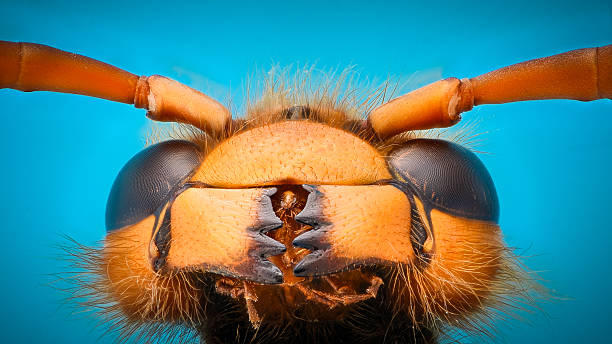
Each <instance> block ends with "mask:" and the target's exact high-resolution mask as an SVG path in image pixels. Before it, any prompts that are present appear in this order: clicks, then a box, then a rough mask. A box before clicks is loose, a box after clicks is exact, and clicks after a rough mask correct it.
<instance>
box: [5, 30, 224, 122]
mask: <svg viewBox="0 0 612 344" xmlns="http://www.w3.org/2000/svg"><path fill="white" fill-rule="evenodd" d="M0 88H13V89H16V90H20V91H24V92H31V91H53V92H63V93H74V94H82V95H86V96H92V97H97V98H103V99H108V100H112V101H116V102H121V103H126V104H135V106H136V107H138V108H144V109H146V110H148V113H147V116H149V118H151V119H153V120H156V121H162V122H180V123H187V124H191V125H193V126H196V127H198V128H200V129H202V130H204V131H206V132H207V133H209V134H215V133H218V132H221V131H222V130H223V129H224V128H225V126H226V125H227V123H228V122H229V121H230V120H231V114H230V112H229V110H227V108H225V107H224V106H223V105H222V104H221V103H219V102H217V101H216V100H214V99H212V98H210V97H208V96H207V95H205V94H203V93H201V92H199V91H196V90H194V89H193V88H191V87H188V86H185V85H183V84H181V83H179V82H178V81H175V80H172V79H168V78H166V77H163V76H159V75H153V76H149V77H144V76H141V77H139V76H138V75H135V74H132V73H129V72H127V71H124V70H122V69H120V68H117V67H115V66H111V65H109V64H106V63H104V62H100V61H98V60H94V59H91V58H89V57H85V56H82V55H78V54H72V53H69V52H65V51H62V50H59V49H55V48H52V47H49V46H46V45H41V44H34V43H14V42H6V41H0Z"/></svg>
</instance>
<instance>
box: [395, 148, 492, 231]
mask: <svg viewBox="0 0 612 344" xmlns="http://www.w3.org/2000/svg"><path fill="white" fill-rule="evenodd" d="M389 165H390V168H391V170H392V173H393V174H394V175H395V176H396V177H397V178H398V179H399V180H400V181H402V182H404V183H406V184H407V185H408V187H409V188H410V189H412V191H413V192H415V193H416V194H417V196H418V197H419V198H420V199H421V200H423V201H424V202H425V203H428V204H429V206H430V207H431V208H436V209H439V210H441V211H443V212H446V213H449V214H452V215H456V216H460V217H464V218H469V219H476V220H484V221H490V222H495V223H497V221H498V219H499V202H498V199H497V192H496V191H495V186H494V185H493V180H492V179H491V176H490V175H489V172H488V171H487V169H486V168H485V166H484V164H483V163H482V162H481V161H480V159H478V157H477V156H476V154H474V153H472V152H471V151H469V150H468V149H466V148H464V147H462V146H460V145H458V144H455V143H452V142H448V141H444V140H435V139H416V140H412V141H409V142H408V143H406V144H405V145H403V146H402V147H401V148H398V149H396V150H395V151H393V152H392V153H391V156H390V158H389Z"/></svg>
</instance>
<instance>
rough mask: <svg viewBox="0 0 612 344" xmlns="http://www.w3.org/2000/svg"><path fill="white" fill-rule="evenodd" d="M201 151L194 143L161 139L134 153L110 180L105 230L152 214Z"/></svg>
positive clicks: (192, 167)
mask: <svg viewBox="0 0 612 344" xmlns="http://www.w3.org/2000/svg"><path fill="white" fill-rule="evenodd" d="M201 155H202V154H201V151H200V149H199V147H198V146H197V145H196V144H194V143H192V142H189V141H184V140H171V141H165V142H161V143H158V144H155V145H153V146H150V147H148V148H146V149H144V150H142V151H140V153H138V154H136V155H135V156H134V157H133V158H132V159H130V161H128V162H127V164H125V166H124V167H123V168H122V169H121V171H120V172H119V174H118V175H117V178H116V179H115V182H114V183H113V187H112V189H111V192H110V195H109V196H108V201H107V204H106V230H107V231H112V230H114V229H119V228H122V227H125V226H128V225H132V224H135V223H138V222H140V221H141V220H143V219H144V218H145V217H147V216H149V215H151V214H153V213H154V212H155V211H156V210H157V209H158V208H159V207H160V206H162V205H163V204H165V203H166V202H167V201H168V199H169V198H170V197H171V196H172V195H173V193H174V192H175V191H176V190H178V188H180V186H181V185H182V184H183V183H184V182H185V181H186V180H187V179H188V178H189V177H190V176H191V175H192V174H193V172H194V171H195V169H196V167H197V166H199V164H200V160H201Z"/></svg>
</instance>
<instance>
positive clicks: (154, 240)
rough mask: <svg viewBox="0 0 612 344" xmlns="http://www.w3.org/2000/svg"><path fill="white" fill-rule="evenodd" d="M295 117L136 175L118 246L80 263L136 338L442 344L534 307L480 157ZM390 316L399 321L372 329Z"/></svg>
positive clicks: (318, 112) (116, 228) (154, 151)
mask: <svg viewBox="0 0 612 344" xmlns="http://www.w3.org/2000/svg"><path fill="white" fill-rule="evenodd" d="M321 100H322V99H316V98H311V99H310V100H309V101H308V102H307V104H322V103H323V102H322V101H321ZM283 103H284V102H278V103H274V102H272V103H271V102H269V101H262V102H260V104H259V105H255V106H254V107H253V108H252V109H251V112H250V114H249V115H248V117H247V118H246V119H245V120H235V121H234V122H233V124H232V125H231V126H230V127H229V128H228V129H227V130H226V132H225V133H224V135H223V136H222V137H219V138H215V139H213V138H211V137H210V136H206V135H203V134H201V133H198V132H196V131H193V132H191V133H190V135H183V137H182V138H181V139H174V140H169V141H163V142H160V143H157V144H154V145H151V146H150V147H148V148H146V149H145V150H143V151H142V152H140V153H138V154H137V155H136V156H134V157H133V158H132V159H131V160H130V161H128V162H127V164H126V165H125V166H124V168H123V169H122V170H121V171H120V172H119V175H118V176H117V178H116V180H115V182H114V185H113V187H112V190H111V193H110V196H109V200H108V204H107V212H106V225H107V236H106V239H105V242H104V245H103V247H102V248H100V249H89V248H87V249H84V248H82V249H81V250H79V251H77V252H76V254H75V255H76V256H79V257H81V258H82V261H83V262H84V264H83V266H84V267H85V270H86V273H85V275H83V276H88V277H85V278H83V279H82V281H81V284H80V288H82V290H84V291H85V293H86V294H89V295H94V298H93V299H94V301H93V303H94V304H95V305H97V307H98V308H99V309H102V313H103V314H102V316H105V317H107V318H108V319H110V320H111V321H113V322H115V325H116V326H117V330H118V331H120V333H121V334H122V335H128V336H129V335H133V334H135V333H143V331H144V333H147V334H148V335H159V326H168V325H169V324H170V325H175V326H178V325H181V326H183V327H184V328H188V329H190V330H191V331H192V332H191V333H194V334H196V335H198V336H200V337H202V338H204V339H205V340H208V341H211V342H217V341H218V342H223V343H227V342H232V341H233V340H235V336H236V335H237V334H236V331H237V330H236V329H238V337H239V338H254V340H256V341H257V340H261V341H262V342H266V341H275V342H283V341H285V340H289V339H290V338H294V337H295V336H297V335H298V334H299V333H303V332H304V331H307V333H312V334H313V335H312V336H306V337H303V338H302V339H301V340H302V341H303V342H305V343H306V342H312V341H313V340H314V341H324V340H328V339H329V338H332V339H333V341H336V342H337V340H338V338H345V339H346V340H348V341H349V342H355V341H366V342H368V341H374V342H375V341H377V340H380V338H381V336H384V335H385V333H386V335H387V336H388V338H391V339H392V338H395V339H394V340H401V338H407V337H412V338H418V340H417V341H426V342H430V341H434V340H436V338H438V337H439V336H441V335H442V334H443V333H444V331H448V329H449V328H450V327H451V326H453V327H459V328H462V329H465V330H467V331H482V330H483V329H486V326H488V323H487V322H486V320H483V319H485V318H486V317H488V316H490V314H492V313H493V312H506V311H508V309H507V308H505V307H504V306H503V305H504V304H505V303H508V302H511V301H513V300H515V301H520V300H526V299H527V297H528V296H527V294H526V292H525V290H528V289H529V282H528V280H527V279H526V278H525V276H524V272H523V270H521V269H520V268H519V267H518V266H519V264H518V261H517V260H516V257H515V256H514V255H513V254H512V253H511V250H509V249H507V248H506V246H505V245H504V243H503V241H502V237H501V232H500V228H499V226H498V217H499V204H498V199H497V193H496V190H495V187H494V185H493V181H492V179H491V177H490V175H489V173H488V172H487V170H486V168H485V166H484V165H483V164H482V162H481V161H480V160H479V159H478V157H477V156H476V155H475V154H474V153H473V152H471V151H470V150H468V149H466V148H464V147H462V146H461V145H459V144H456V143H453V142H451V141H447V140H441V139H433V138H423V137H418V136H417V135H416V134H415V133H408V134H404V135H400V136H398V137H394V138H392V139H387V140H381V139H379V138H377V137H376V135H373V133H372V132H371V130H369V128H368V126H367V123H366V122H363V121H360V120H357V119H356V118H354V117H352V116H350V111H351V109H350V108H332V107H328V106H314V105H302V106H290V107H283V106H282V104H283ZM91 300H92V298H91V297H90V298H89V301H88V302H89V303H90V304H91V302H92V301H91ZM380 314H395V316H393V317H392V318H382V319H378V320H376V321H364V319H370V318H372V317H377V316H378V317H379V315H380ZM379 318H380V317H379ZM389 326H391V327H392V328H393V330H389ZM257 333H260V334H264V335H263V336H262V337H261V338H260V339H257ZM324 333H325V334H327V335H328V336H329V338H326V339H325V338H323V337H322V336H323V334H324ZM292 340H293V339H292Z"/></svg>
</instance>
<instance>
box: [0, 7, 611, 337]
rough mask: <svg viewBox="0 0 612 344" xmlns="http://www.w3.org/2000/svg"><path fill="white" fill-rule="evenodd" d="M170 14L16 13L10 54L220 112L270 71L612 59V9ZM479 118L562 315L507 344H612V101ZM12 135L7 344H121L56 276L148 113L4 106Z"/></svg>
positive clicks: (412, 73)
mask: <svg viewBox="0 0 612 344" xmlns="http://www.w3.org/2000/svg"><path fill="white" fill-rule="evenodd" d="M100 3H101V2H100ZM168 3H169V2H146V3H139V4H136V3H131V2H129V1H121V2H109V1H106V2H105V4H104V5H101V4H93V3H91V4H89V3H88V2H76V1H75V2H50V1H41V2H35V1H34V2H33V1H20V2H19V3H17V2H15V3H9V2H6V1H3V2H2V3H0V39H3V40H12V41H26V42H37V43H43V44H47V45H51V46H54V47H57V48H60V49H64V50H68V51H71V52H76V53H81V54H84V55H86V56H90V57H93V58H96V59H99V60H102V61H105V62H108V63H111V64H114V65H116V66H119V67H121V68H124V69H126V70H128V71H131V72H132V73H136V74H143V75H150V74H162V75H166V76H169V77H172V78H175V79H178V80H180V81H182V82H184V83H186V84H188V85H191V86H194V87H197V88H200V89H202V90H204V91H207V92H209V93H211V94H212V95H214V96H217V97H219V98H221V99H223V97H224V96H226V95H228V94H229V93H232V94H234V95H236V94H238V95H239V94H241V91H240V89H241V85H242V83H243V81H244V80H245V78H246V76H247V75H249V74H250V73H252V72H253V71H254V70H255V69H256V68H263V69H265V68H268V67H269V66H270V65H271V64H272V63H279V64H281V65H290V64H292V63H297V62H301V63H304V62H306V63H312V62H316V63H317V66H320V67H344V66H347V65H356V66H357V69H358V70H359V71H360V72H361V74H362V75H364V76H368V77H371V78H386V77H387V76H389V75H394V76H403V77H407V78H408V79H410V78H412V79H411V80H412V81H411V82H412V83H413V84H414V85H413V86H415V87H416V86H420V85H422V84H424V83H427V82H430V81H435V80H436V79H438V78H441V77H449V76H457V77H470V76H476V75H478V74H481V73H484V72H487V71H490V70H493V69H496V68H499V67H502V66H504V65H508V64H512V63H516V62H519V61H522V60H526V59H531V58H536V57H541V56H547V55H551V54H555V53H560V52H563V51H567V50H571V49H577V48H583V47H591V46H598V45H606V44H610V43H612V7H611V6H610V3H609V1H600V2H595V1H575V2H570V1H544V2H542V1H533V0H531V1H512V2H499V3H497V4H496V2H490V1H487V2H480V3H469V2H465V1H463V2H460V3H457V4H454V3H450V2H449V3H447V2H441V1H436V2H433V3H432V4H431V5H424V4H423V2H414V3H413V2H407V1H404V2H400V1H398V2H389V1H378V2H370V1H367V2H358V1H342V2H335V3H328V2H318V1H309V2H291V1H278V2H271V1H258V2H252V3H241V2H231V3H230V2H227V3H226V2H220V1H219V2H211V3H201V2H194V3H193V4H176V5H168ZM236 100H237V101H238V103H239V99H236ZM464 118H478V119H481V120H482V124H481V127H480V128H481V130H482V131H484V132H487V134H486V135H485V142H484V144H483V145H482V146H481V147H480V149H481V150H485V151H487V152H489V153H488V154H484V155H481V158H482V160H483V161H484V162H485V164H486V165H487V167H488V168H489V171H490V172H491V174H492V176H493V180H494V181H495V183H496V186H497V188H498V193H499V196H500V201H501V225H502V229H503V231H504V233H505V236H506V240H507V242H508V243H509V244H510V245H511V246H514V247H518V248H520V250H519V253H522V254H526V255H530V256H532V258H530V259H529V260H528V261H527V265H528V266H529V267H530V268H531V269H533V270H537V271H541V273H540V274H541V276H542V277H543V278H545V279H546V280H547V281H548V282H547V283H546V284H547V286H548V287H550V288H551V289H553V290H555V291H556V292H557V295H558V296H562V297H564V298H565V299H564V300H560V301H553V302H547V303H544V304H543V305H542V306H541V308H542V310H541V311H539V312H536V313H534V314H523V316H524V319H523V320H520V321H519V320H517V321H512V322H510V323H500V324H498V328H499V329H500V335H499V338H500V339H499V340H500V341H503V342H506V343H574V342H599V343H604V342H609V340H606V338H608V332H607V331H609V330H610V322H611V317H610V315H609V314H610V310H611V309H612V301H610V298H609V293H610V290H612V278H611V277H610V275H611V272H612V271H611V268H610V263H611V261H612V259H611V258H610V253H609V246H610V241H611V239H612V236H611V225H610V223H611V221H612V211H611V210H610V205H611V202H610V195H611V194H612V181H611V179H610V177H611V172H610V167H611V161H612V158H611V156H612V154H611V149H610V138H611V136H612V135H611V133H610V131H611V129H612V101H609V100H600V101H595V102H591V103H582V102H576V101H563V100H559V101H535V102H523V103H515V104H506V105H496V106H482V107H480V108H478V109H476V110H475V111H472V112H471V113H469V114H466V115H465V116H464ZM0 123H1V127H0V128H1V129H2V130H1V135H0V157H1V158H2V164H1V165H0V166H1V167H0V181H1V182H2V188H1V190H2V197H1V198H0V218H1V219H2V228H1V229H0V231H2V236H1V238H2V243H1V244H0V247H2V258H1V261H2V264H1V267H2V270H1V273H0V278H1V283H0V304H1V306H0V308H1V311H0V317H1V321H0V342H2V343H38V342H48V343H94V342H96V341H99V342H100V343H110V342H111V341H112V339H113V338H112V337H103V338H102V339H98V338H99V336H100V335H101V334H102V333H103V330H102V329H94V328H93V320H92V319H89V318H87V317H83V316H80V315H71V314H70V313H71V311H70V309H69V307H67V306H65V305H62V302H63V301H62V299H63V298H64V297H65V295H63V294H62V293H61V292H59V291H56V290H55V289H53V288H52V287H50V286H49V285H48V284H49V282H51V281H52V280H53V277H52V276H49V274H52V273H55V272H58V271H61V270H62V269H63V268H64V267H65V263H63V262H62V261H61V260H59V259H57V255H58V250H57V249H56V248H55V247H54V245H55V244H56V243H58V242H62V240H63V239H62V237H61V234H68V235H70V236H72V237H73V238H75V239H76V240H78V241H80V242H82V243H85V244H89V245H91V244H94V243H95V242H96V241H98V240H100V239H102V238H103V236H104V209H105V203H106V197H107V195H108V191H109V189H110V186H111V184H112V182H113V179H114V177H115V175H116V173H117V172H118V171H119V169H120V168H121V167H122V165H123V164H124V163H125V162H126V161H127V160H128V159H129V158H130V157H131V156H132V155H133V154H135V153H136V152H138V151H139V150H140V149H141V148H142V147H143V137H144V135H145V133H146V130H147V126H148V124H147V123H148V122H147V119H146V118H145V117H144V111H143V110H136V109H134V108H132V107H130V106H127V105H124V104H118V103H112V102H108V101H103V100H99V99H94V98H87V97H83V96H76V95H66V94H53V93H47V92H37V93H21V92H17V91H13V90H0ZM481 340H482V339H478V338H477V339H475V340H474V341H481Z"/></svg>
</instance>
